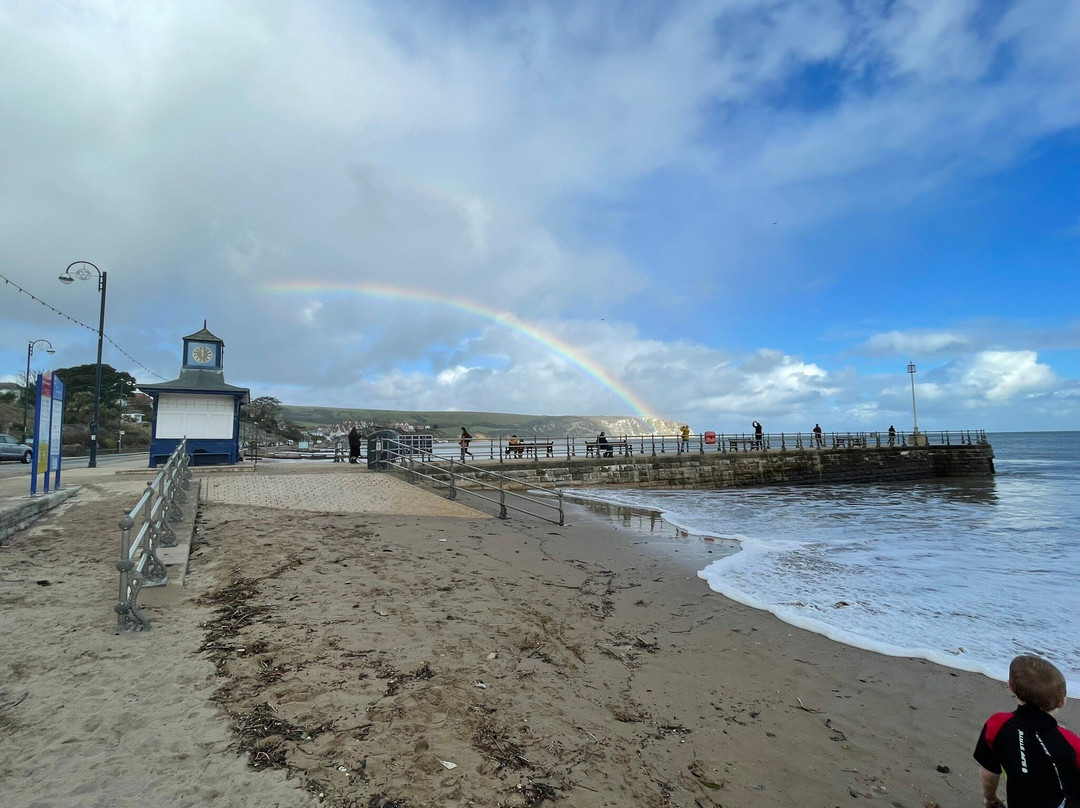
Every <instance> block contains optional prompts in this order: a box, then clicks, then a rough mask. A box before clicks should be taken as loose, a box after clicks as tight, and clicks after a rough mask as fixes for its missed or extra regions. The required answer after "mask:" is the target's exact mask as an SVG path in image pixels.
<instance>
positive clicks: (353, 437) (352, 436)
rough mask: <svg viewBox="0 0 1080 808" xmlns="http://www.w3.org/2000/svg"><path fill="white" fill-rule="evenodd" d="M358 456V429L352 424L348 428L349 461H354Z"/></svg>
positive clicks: (356, 460)
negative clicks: (351, 426)
mask: <svg viewBox="0 0 1080 808" xmlns="http://www.w3.org/2000/svg"><path fill="white" fill-rule="evenodd" d="M359 457H360V431H359V430H358V429H357V428H356V427H355V426H354V427H353V428H352V429H350V430H349V462H350V463H356V462H358V459H359Z"/></svg>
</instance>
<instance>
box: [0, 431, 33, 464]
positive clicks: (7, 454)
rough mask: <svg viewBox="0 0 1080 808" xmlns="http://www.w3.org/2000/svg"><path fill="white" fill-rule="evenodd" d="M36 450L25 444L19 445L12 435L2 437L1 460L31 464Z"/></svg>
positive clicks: (0, 439) (0, 446)
mask: <svg viewBox="0 0 1080 808" xmlns="http://www.w3.org/2000/svg"><path fill="white" fill-rule="evenodd" d="M33 456H34V450H33V449H31V448H30V447H29V446H27V445H26V444H25V443H19V442H18V441H17V440H15V438H13V437H11V435H0V460H21V461H22V462H23V463H29V462H30V460H31V458H33Z"/></svg>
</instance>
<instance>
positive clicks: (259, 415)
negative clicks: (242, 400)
mask: <svg viewBox="0 0 1080 808" xmlns="http://www.w3.org/2000/svg"><path fill="white" fill-rule="evenodd" d="M281 412H282V410H281V402H280V401H279V400H278V399H276V398H274V397H273V396H261V397H259V398H256V399H253V400H252V401H250V402H249V403H247V404H245V405H244V409H243V411H242V412H241V414H240V417H241V418H243V419H244V420H245V421H250V422H251V423H253V424H255V425H256V426H258V427H259V428H260V429H266V430H273V431H275V432H276V431H277V430H278V424H279V423H280V421H281Z"/></svg>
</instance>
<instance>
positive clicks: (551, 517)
mask: <svg viewBox="0 0 1080 808" xmlns="http://www.w3.org/2000/svg"><path fill="white" fill-rule="evenodd" d="M376 451H377V452H378V456H377V458H376V459H375V462H374V463H373V464H372V465H373V467H375V468H382V469H390V468H396V469H400V470H402V471H404V472H405V474H406V479H408V481H409V482H411V483H417V482H418V481H419V480H427V481H428V482H429V483H431V484H433V485H434V486H436V487H439V488H445V489H446V490H447V499H451V500H456V499H457V498H458V494H459V493H460V492H462V491H464V492H466V493H468V494H469V495H470V496H473V497H475V498H477V499H479V500H482V501H484V502H487V503H490V504H491V505H495V506H496V507H497V508H498V517H499V518H500V519H509V518H510V517H509V511H514V512H516V513H521V514H525V515H527V516H532V517H535V518H537V519H543V520H545V521H547V522H553V523H554V524H557V525H559V526H560V527H562V526H564V525H565V524H566V512H565V510H564V508H563V492H562V490H561V489H559V488H551V489H548V488H537V487H535V486H528V485H525V484H524V483H523V482H522V481H521V480H518V479H515V478H514V477H509V476H507V475H505V474H500V473H498V472H496V471H492V470H491V469H490V468H481V467H479V466H473V465H470V464H468V463H462V462H461V461H459V460H454V459H453V458H452V457H451V458H441V457H438V456H437V455H436V454H434V452H431V451H428V450H427V449H424V448H420V447H418V446H417V445H416V444H415V443H412V442H404V443H403V442H402V441H400V440H397V439H395V438H382V439H380V440H378V441H377V443H376ZM465 480H467V482H468V486H467V487H462V486H461V482H462V481H465ZM523 491H542V492H543V493H545V494H548V495H551V494H554V495H555V502H554V503H553V502H550V501H548V500H547V499H540V498H538V497H532V496H529V495H528V494H526V493H523ZM495 494H497V496H495ZM530 508H532V509H533V510H530ZM537 511H539V512H537Z"/></svg>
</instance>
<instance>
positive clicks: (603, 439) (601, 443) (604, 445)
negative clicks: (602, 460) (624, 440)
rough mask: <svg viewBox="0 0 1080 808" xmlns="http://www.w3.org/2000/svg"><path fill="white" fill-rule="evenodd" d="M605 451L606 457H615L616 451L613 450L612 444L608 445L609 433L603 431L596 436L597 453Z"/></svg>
mask: <svg viewBox="0 0 1080 808" xmlns="http://www.w3.org/2000/svg"><path fill="white" fill-rule="evenodd" d="M600 452H603V453H604V457H614V456H615V453H614V452H613V451H612V449H611V446H610V445H608V439H607V435H605V434H604V433H603V432H601V433H600V434H599V435H598V436H597V438H596V453H597V454H598V455H599V454H600Z"/></svg>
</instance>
